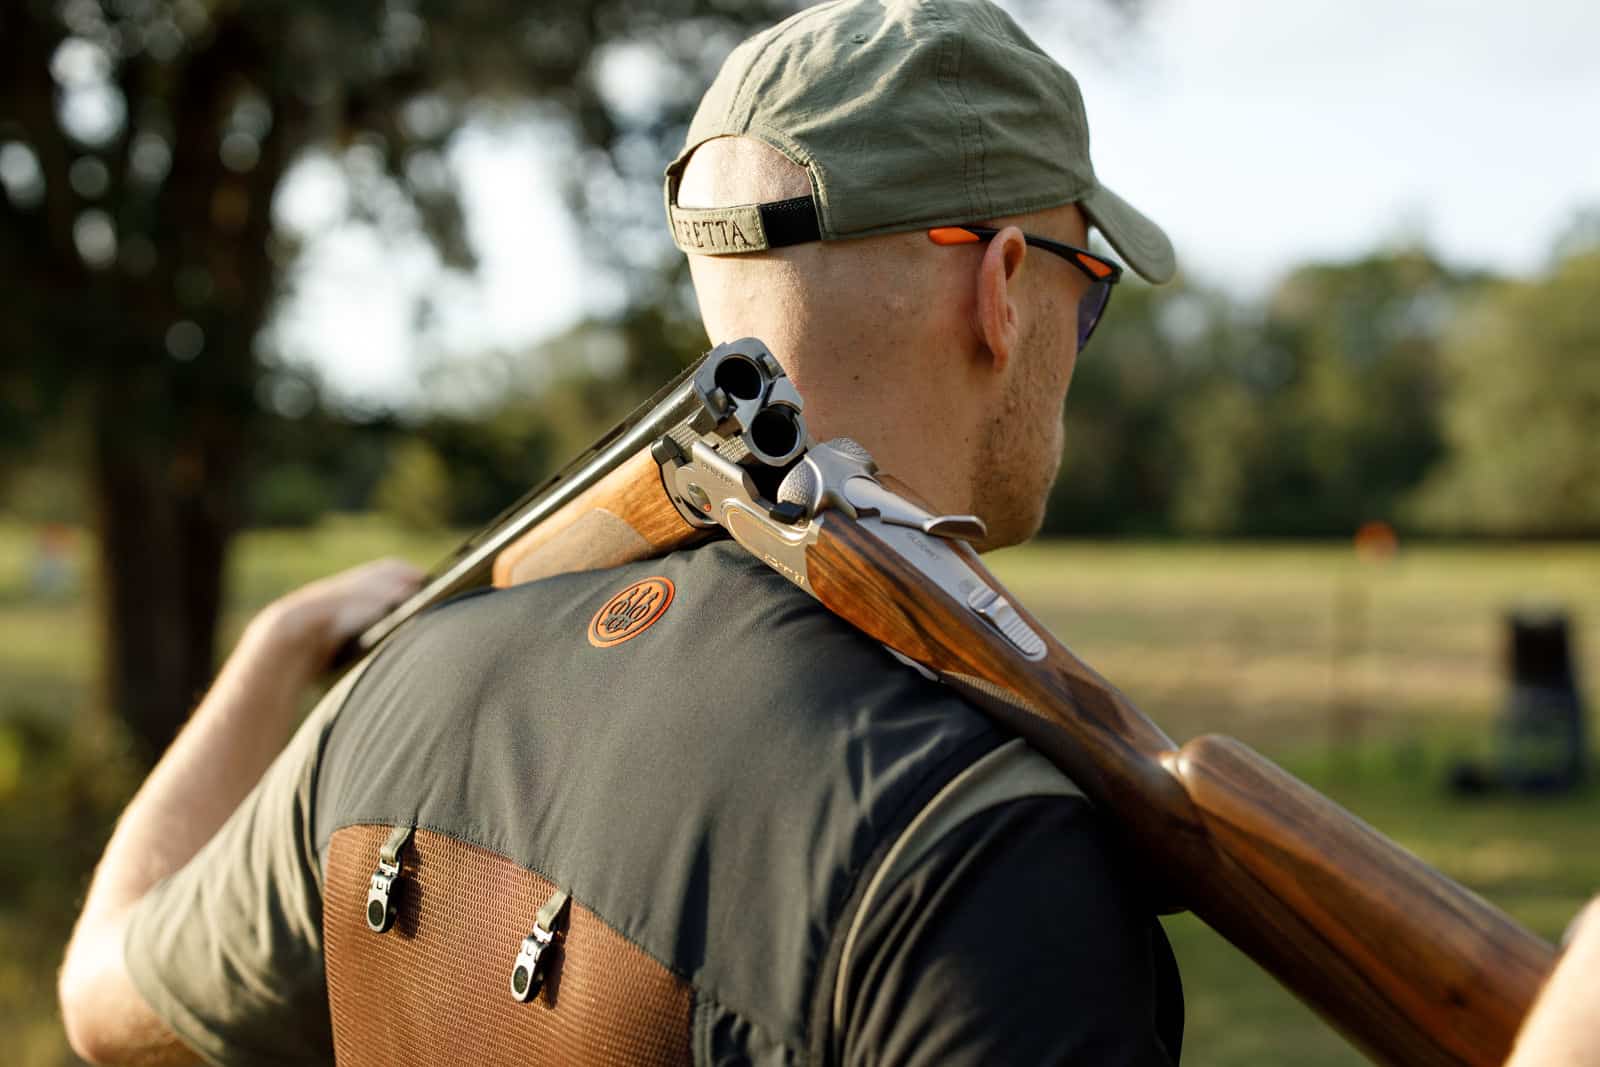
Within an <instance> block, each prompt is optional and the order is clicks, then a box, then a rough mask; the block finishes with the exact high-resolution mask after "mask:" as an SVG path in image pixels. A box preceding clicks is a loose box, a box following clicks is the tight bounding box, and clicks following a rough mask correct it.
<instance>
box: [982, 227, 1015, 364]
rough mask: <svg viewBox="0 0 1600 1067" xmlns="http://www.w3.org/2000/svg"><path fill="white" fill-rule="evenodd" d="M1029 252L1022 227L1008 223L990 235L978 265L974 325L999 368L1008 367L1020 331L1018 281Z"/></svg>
mask: <svg viewBox="0 0 1600 1067" xmlns="http://www.w3.org/2000/svg"><path fill="white" fill-rule="evenodd" d="M1027 253H1028V244H1027V242H1026V241H1025V240H1024V239H1023V236H1022V231H1021V230H1019V229H1017V227H1015V226H1007V227H1006V228H1005V229H1003V230H1001V231H1000V232H999V233H997V234H995V235H994V236H993V237H992V238H990V239H989V245H988V247H987V248H985V249H984V250H983V261H982V262H981V263H980V264H979V265H978V276H977V286H978V299H977V302H976V305H975V306H976V308H977V321H976V322H975V323H974V324H973V325H974V326H975V327H976V331H977V334H978V337H979V339H981V340H982V341H983V343H984V346H985V347H986V348H988V350H989V353H990V355H991V356H992V357H993V359H994V369H995V370H997V371H1003V370H1005V368H1006V364H1007V363H1009V362H1010V360H1011V353H1012V352H1013V351H1014V350H1015V349H1016V347H1017V338H1018V336H1019V335H1020V334H1021V327H1020V324H1019V321H1018V310H1017V303H1016V289H1015V285H1016V278H1017V272H1018V271H1019V270H1021V269H1022V260H1023V257H1024V256H1026V255H1027Z"/></svg>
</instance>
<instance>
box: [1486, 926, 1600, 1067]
mask: <svg viewBox="0 0 1600 1067" xmlns="http://www.w3.org/2000/svg"><path fill="white" fill-rule="evenodd" d="M1563 947H1564V949H1565V951H1564V952H1563V953H1562V956H1561V962H1560V963H1559V964H1557V965H1556V969H1555V972H1554V973H1553V974H1551V975H1550V980H1549V981H1547V982H1546V983H1545V985H1544V990H1543V991H1542V992H1541V993H1540V994H1539V1000H1538V1002H1537V1003H1535V1004H1534V1006H1533V1011H1531V1012H1529V1013H1528V1018H1527V1020H1526V1021H1524V1022H1523V1024H1522V1032H1521V1034H1520V1035H1518V1037H1517V1047H1516V1048H1515V1049H1514V1050H1513V1051H1512V1053H1511V1058H1510V1059H1509V1060H1507V1061H1506V1067H1600V1021H1597V1020H1596V1018H1595V1015H1596V1012H1597V1010H1600V897H1596V898H1595V899H1593V900H1591V901H1590V902H1589V904H1588V906H1587V907H1586V908H1584V910H1583V911H1581V912H1579V913H1578V916H1577V918H1575V919H1573V921H1572V924H1571V925H1570V926H1568V927H1567V936H1566V938H1565V943H1564V945H1563Z"/></svg>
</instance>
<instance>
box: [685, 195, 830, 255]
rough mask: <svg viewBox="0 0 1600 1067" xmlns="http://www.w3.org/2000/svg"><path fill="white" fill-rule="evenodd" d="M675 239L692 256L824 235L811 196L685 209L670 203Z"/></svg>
mask: <svg viewBox="0 0 1600 1067" xmlns="http://www.w3.org/2000/svg"><path fill="white" fill-rule="evenodd" d="M667 216H668V218H670V219H671V220H672V240H673V243H675V244H676V245H677V246H678V247H679V248H681V249H682V250H683V251H685V252H688V253H690V254H691V255H695V254H698V255H712V256H717V255H730V254H735V253H739V252H764V251H766V250H767V249H769V248H783V247H785V246H787V245H798V244H805V243H806V242H807V241H817V240H821V238H822V229H821V227H820V226H819V225H818V224H817V205H816V204H815V203H814V202H813V201H812V199H811V198H810V197H809V196H797V197H794V198H792V199H789V200H774V201H772V202H771V203H768V204H743V205H740V206H738V207H717V208H685V207H679V206H678V205H677V204H675V203H670V202H669V203H668V204H667Z"/></svg>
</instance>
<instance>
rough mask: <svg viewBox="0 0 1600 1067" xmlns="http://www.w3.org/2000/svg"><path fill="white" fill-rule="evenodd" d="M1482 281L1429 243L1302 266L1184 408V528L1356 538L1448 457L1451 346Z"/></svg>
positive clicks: (1177, 513) (1180, 503)
mask: <svg viewBox="0 0 1600 1067" xmlns="http://www.w3.org/2000/svg"><path fill="white" fill-rule="evenodd" d="M1474 284H1475V280H1474V279H1472V278H1470V277H1465V276H1461V275H1458V274H1455V273H1452V272H1451V271H1449V270H1447V269H1446V268H1445V267H1443V266H1442V265H1441V264H1440V263H1439V262H1438V261H1436V260H1435V259H1433V258H1432V257H1431V256H1429V255H1427V254H1426V253H1424V252H1421V251H1398V252H1385V253H1381V254H1377V255H1373V256H1369V257H1367V258H1365V259H1362V260H1358V261H1355V262H1351V263H1341V264H1324V265H1312V266H1306V267H1301V268H1299V269H1298V270H1296V271H1294V272H1292V273H1291V274H1290V275H1289V276H1288V277H1287V278H1286V279H1284V281H1283V282H1282V283H1281V284H1280V285H1279V286H1278V287H1277V289H1276V290H1275V291H1274V292H1273V294H1272V295H1271V297H1270V298H1269V300H1268V302H1267V305H1266V307H1265V309H1264V313H1263V314H1261V316H1260V317H1259V319H1258V320H1257V321H1256V322H1254V323H1253V324H1251V325H1249V326H1248V328H1245V329H1242V330H1241V331H1239V333H1238V334H1237V335H1236V337H1235V338H1234V340H1233V342H1232V343H1231V344H1230V345H1227V346H1223V347H1222V348H1220V349H1218V351H1219V352H1220V353H1221V355H1222V357H1223V358H1222V361H1221V363H1220V364H1219V365H1218V366H1217V367H1216V368H1215V372H1214V373H1213V374H1212V375H1211V377H1210V379H1209V380H1208V381H1206V382H1205V383H1203V384H1201V385H1200V386H1199V387H1198V388H1196V389H1195V390H1194V391H1193V392H1192V394H1190V395H1189V396H1187V397H1185V399H1184V404H1183V410H1182V412H1181V414H1180V416H1179V427H1178V428H1179V437H1180V440H1181V441H1182V447H1181V452H1182V454H1183V455H1184V456H1185V465H1186V468H1187V472H1186V474H1185V476H1184V477H1183V479H1182V481H1181V486H1180V488H1179V491H1178V493H1177V494H1176V496H1175V499H1174V512H1173V515H1174V518H1175V520H1176V524H1177V527H1178V529H1180V530H1184V531H1189V532H1196V533H1206V534H1280V535H1281V534H1290V535H1302V536H1303V535H1329V534H1338V535H1343V534H1348V533H1350V532H1351V531H1352V530H1354V529H1355V528H1356V527H1357V526H1358V525H1359V524H1360V523H1361V522H1363V521H1365V520H1367V519H1373V518H1388V519H1390V520H1393V519H1394V518H1396V517H1397V516H1398V515H1399V513H1400V512H1401V511H1402V506H1403V502H1404V500H1405V498H1406V495H1407V494H1408V493H1410V492H1411V491H1412V490H1414V489H1415V488H1416V486H1417V485H1419V484H1420V483H1421V481H1422V480H1423V478H1424V477H1425V476H1426V475H1427V473H1428V472H1429V470H1430V469H1432V467H1433V466H1434V465H1435V464H1436V463H1437V462H1438V461H1439V460H1440V458H1441V457H1442V456H1443V453H1444V442H1443V438H1442V435H1441V430H1440V416H1439V405H1440V397H1441V385H1440V369H1439V362H1440V356H1439V347H1440V343H1441V337H1442V335H1443V332H1444V329H1445V327H1446V325H1447V324H1448V323H1449V322H1450V320H1451V319H1452V317H1453V316H1454V315H1455V314H1456V308H1457V306H1458V305H1459V304H1460V302H1461V301H1462V300H1463V299H1464V297H1465V294H1466V293H1467V292H1469V291H1470V289H1471V287H1472V286H1473V285H1474Z"/></svg>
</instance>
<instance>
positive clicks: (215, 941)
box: [123, 671, 358, 1064]
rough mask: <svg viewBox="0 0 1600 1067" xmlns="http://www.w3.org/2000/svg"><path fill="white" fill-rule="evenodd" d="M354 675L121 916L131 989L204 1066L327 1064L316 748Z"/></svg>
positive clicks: (331, 693) (328, 1029) (328, 1040)
mask: <svg viewBox="0 0 1600 1067" xmlns="http://www.w3.org/2000/svg"><path fill="white" fill-rule="evenodd" d="M357 673H358V672H354V671H353V672H351V673H350V674H349V675H346V677H345V678H344V679H343V680H342V681H341V682H340V683H339V684H338V685H336V686H335V687H334V688H333V689H332V690H331V691H329V693H328V695H327V696H326V697H325V698H324V699H323V700H322V702H321V703H320V704H319V705H318V706H317V708H316V709H315V710H314V711H313V712H312V713H311V715H310V716H309V717H308V718H307V719H306V721H305V722H304V723H303V724H302V725H301V727H300V729H299V730H298V731H297V732H296V733H295V735H294V737H293V738H292V739H291V740H290V742H289V744H288V745H287V746H286V747H285V748H284V750H283V752H282V753H280V754H279V756H278V758H277V760H276V761H275V762H274V763H273V764H272V766H271V767H269V768H268V769H267V772H266V774H265V775H263V776H262V779H261V781H260V782H259V783H258V784H257V785H256V787H255V789H254V790H252V791H251V793H250V794H249V795H248V796H247V797H246V798H245V799H244V801H243V802H242V803H241V804H240V805H239V807H238V809H237V810H236V811H235V812H234V813H233V815H232V816H231V817H229V819H228V821H227V822H225V823H224V824H223V825H222V828H221V829H220V830H218V831H217V834H216V836H215V837H213V838H212V839H211V840H210V841H209V842H208V843H207V844H206V845H205V847H204V848H202V849H201V850H200V851H199V852H198V853H196V854H195V856H194V858H193V859H191V860H190V861H189V863H188V864H186V865H185V866H184V867H182V868H180V869H179V870H178V871H176V872H174V873H173V874H172V875H171V876H170V877H168V878H167V879H166V880H165V881H163V882H161V883H159V884H158V885H156V886H155V887H154V888H152V889H151V890H150V892H149V893H147V894H145V896H144V898H143V899H142V900H140V901H139V903H138V904H137V905H136V906H135V908H134V910H133V912H132V915H131V917H130V920H129V923H128V931H127V936H126V939H125V940H124V942H123V952H124V956H125V959H126V961H127V969H128V973H129V975H130V976H131V977H132V979H133V983H134V985H135V986H136V987H137V988H138V990H139V992H140V993H141V994H142V995H143V996H144V998H145V1000H146V1001H147V1002H148V1003H149V1004H150V1007H151V1008H152V1009H153V1010H154V1011H155V1013H156V1014H157V1015H158V1016H160V1017H161V1019H162V1020H163V1021H165V1022H166V1024H167V1025H168V1026H169V1027H171V1029H172V1031H173V1032H174V1033H175V1034H177V1035H178V1036H179V1037H180V1038H182V1039H183V1041H184V1043H185V1044H187V1045H188V1046H189V1047H190V1048H192V1049H194V1051H195V1052H197V1053H199V1054H200V1055H201V1056H203V1057H205V1058H206V1059H207V1060H209V1061H211V1062H213V1063H228V1064H269V1063H272V1064H281V1063H306V1062H312V1063H316V1062H328V1063H331V1062H332V1060H333V1038H332V1028H331V1024H330V1022H329V1018H328V997H327V992H326V989H325V987H324V978H323V974H324V968H323V957H322V893H321V872H320V870H319V868H318V864H317V857H316V843H315V840H314V838H313V829H312V827H313V823H312V811H311V807H312V793H313V787H314V780H315V773H316V765H317V758H318V754H319V752H320V751H321V749H322V743H323V740H324V738H325V737H326V734H327V730H328V727H329V725H330V724H331V722H332V720H333V717H334V715H335V714H336V713H337V711H338V709H339V706H340V705H341V704H342V703H343V701H344V698H345V696H346V695H347V694H348V692H349V690H350V688H351V687H352V686H353V685H354V683H355V680H356V678H355V675H356V674H357Z"/></svg>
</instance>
